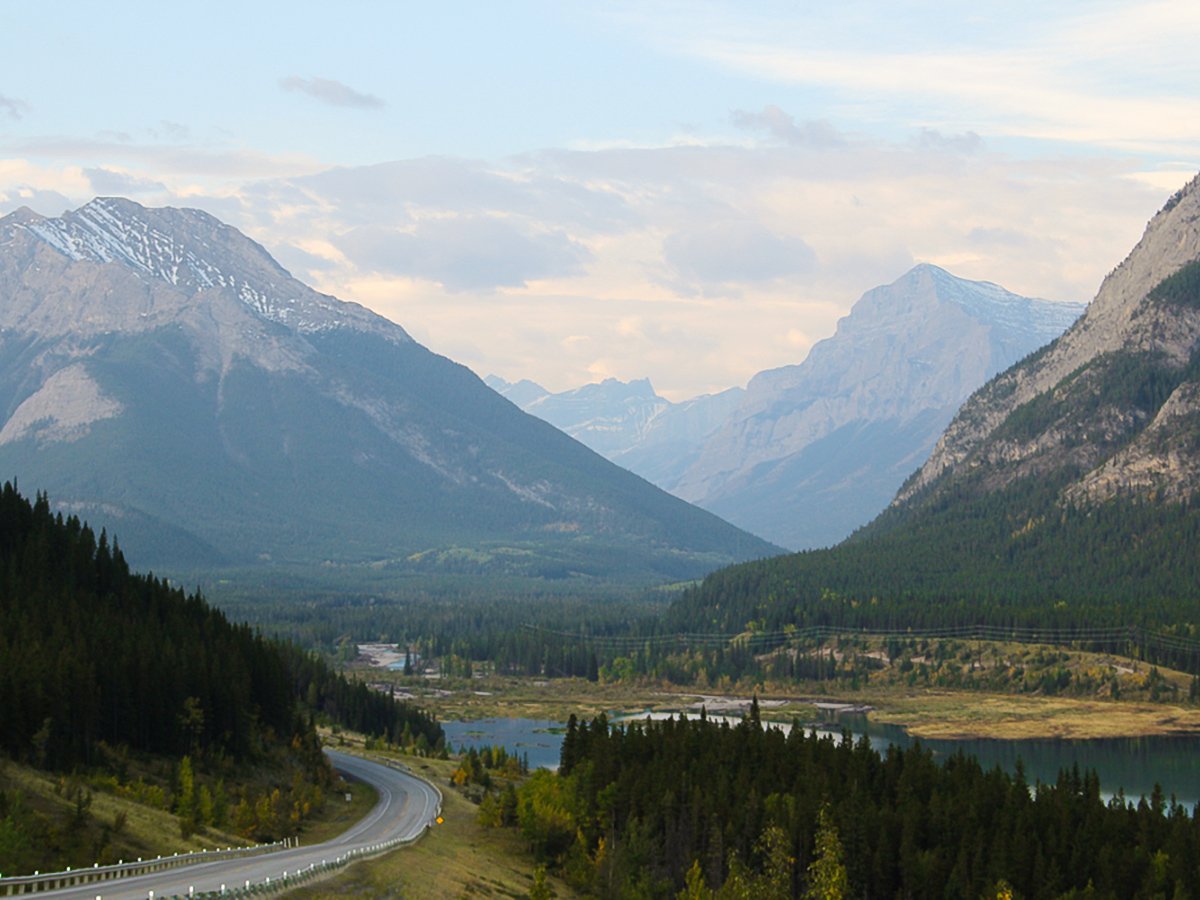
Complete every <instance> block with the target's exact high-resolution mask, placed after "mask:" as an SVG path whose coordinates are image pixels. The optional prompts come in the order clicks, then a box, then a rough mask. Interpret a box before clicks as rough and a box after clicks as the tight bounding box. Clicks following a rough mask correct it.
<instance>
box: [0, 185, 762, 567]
mask: <svg viewBox="0 0 1200 900" xmlns="http://www.w3.org/2000/svg"><path fill="white" fill-rule="evenodd" d="M0 471H3V472H4V473H5V477H18V478H19V479H20V484H21V487H22V489H24V490H27V491H31V490H34V489H38V490H48V491H49V492H50V493H51V495H52V496H53V497H54V499H55V501H56V502H59V503H61V504H63V505H64V506H65V507H66V508H68V509H70V510H72V511H74V512H76V513H78V514H79V515H80V516H81V517H84V518H88V519H90V520H91V521H93V523H95V524H106V525H109V526H111V528H112V529H113V530H115V531H116V532H117V533H118V535H120V537H121V540H122V546H123V548H124V549H125V552H126V553H127V555H129V556H130V557H131V559H133V560H134V561H135V562H136V563H137V564H139V565H146V564H153V565H154V566H156V567H168V568H175V569H179V568H181V567H183V568H187V567H190V566H198V567H211V566H214V565H226V564H234V565H257V564H263V563H267V564H288V565H316V564H326V563H327V564H330V565H335V566H344V565H357V564H367V563H371V564H374V565H384V566H387V567H390V568H394V569H396V570H397V571H429V570H433V571H453V572H467V573H507V574H517V575H534V576H538V575H540V576H543V577H555V578H560V577H607V575H611V574H612V573H613V572H615V571H617V570H621V571H625V572H626V573H635V572H636V573H638V574H637V577H655V573H658V575H659V576H660V577H662V576H665V577H676V576H679V577H684V576H687V577H691V575H692V574H694V573H697V572H699V571H703V570H705V569H709V568H712V567H713V566H715V565H718V564H720V563H721V562H722V561H725V560H729V559H733V558H739V557H744V556H746V555H749V556H761V555H764V554H769V553H771V552H773V550H774V548H772V547H771V546H770V545H768V544H766V543H764V542H762V541H759V540H757V539H755V538H753V537H752V536H750V535H748V534H745V533H743V532H740V531H738V530H737V529H735V528H733V527H731V526H729V525H727V524H726V523H724V522H721V521H720V520H719V519H717V518H716V517H714V516H712V515H710V514H708V513H705V512H703V511H701V510H698V509H695V508H694V507H690V506H688V505H687V504H685V503H682V502H681V501H679V500H677V499H675V498H673V497H670V496H669V495H667V494H665V493H663V492H662V491H659V490H657V489H655V488H653V487H651V486H650V485H648V484H646V483H645V482H644V481H642V480H641V479H638V478H636V477H635V476H633V475H630V474H629V473H627V472H625V471H624V470H622V469H620V468H618V467H616V466H613V465H611V464H610V463H608V462H606V461H605V460H603V459H601V458H600V457H598V456H597V455H595V454H594V453H592V452H591V451H589V450H587V449H586V448H585V447H583V446H581V445H579V444H577V443H576V442H574V441H572V440H570V439H569V438H567V437H566V436H564V435H562V434H561V433H559V432H558V431H556V430H555V429H553V428H551V427H549V426H548V425H546V424H545V423H543V422H541V421H540V420H538V419H536V418H534V417H531V416H527V415H525V414H523V413H521V412H519V411H518V410H516V409H514V407H513V406H512V405H511V404H509V403H508V402H506V401H504V400H502V399H501V398H499V397H497V396H496V395H495V393H494V392H493V391H491V390H489V389H488V388H487V387H486V386H485V385H484V384H483V383H482V382H480V381H479V380H478V379H477V378H476V377H475V376H474V375H472V374H471V373H470V372H469V371H468V370H467V369H465V368H464V367H462V366H459V365H457V364H455V363H452V362H451V361H449V360H446V359H444V358H443V357H440V356H437V355H436V354H433V353H431V352H429V351H428V350H427V349H425V348H424V347H422V346H421V345H419V344H417V343H416V342H415V341H413V340H412V339H411V338H410V337H409V335H408V334H407V333H406V332H405V331H404V329H403V328H401V327H400V326H398V325H395V324H394V323H392V322H389V321H388V320H386V319H384V318H383V317H381V316H378V315H376V314H375V313H372V312H370V311H369V310H367V309H365V308H363V307H361V306H358V305H356V304H352V303H344V302H342V301H339V300H337V299H336V298H333V297H329V296H326V295H323V294H319V293H318V292H316V291H313V290H312V289H311V288H308V287H307V286H305V285H303V284H302V283H300V282H299V281H297V280H296V279H294V278H292V277H291V276H290V275H289V274H288V273H287V272H286V271H285V270H283V269H282V268H281V267H280V266H279V265H278V264H277V263H276V262H275V261H274V260H273V259H272V258H271V257H270V255H269V254H268V253H267V252H266V251H265V250H264V249H263V248H262V247H261V246H260V245H258V244H256V243H255V242H254V241H252V240H250V239H249V238H247V237H246V236H244V235H242V234H241V233H240V232H238V231H237V230H236V229H234V228H232V227H230V226H228V225H225V224H223V223H221V222H220V221H219V220H217V219H215V218H213V217H212V216H209V215H207V214H206V213H203V212H200V211H198V210H178V209H157V210H151V209H146V208H144V207H142V206H140V205H138V204H136V203H134V202H132V201H129V200H123V199H117V198H101V199H97V200H95V201H92V202H91V203H89V204H87V205H86V206H84V207H82V208H81V209H79V210H76V211H74V212H70V213H66V214H64V215H63V216H62V217H59V218H57V219H50V218H45V217H41V216H38V215H36V214H34V213H31V212H29V211H28V210H20V211H18V212H16V213H13V214H11V215H9V216H6V217H4V218H3V219H0Z"/></svg>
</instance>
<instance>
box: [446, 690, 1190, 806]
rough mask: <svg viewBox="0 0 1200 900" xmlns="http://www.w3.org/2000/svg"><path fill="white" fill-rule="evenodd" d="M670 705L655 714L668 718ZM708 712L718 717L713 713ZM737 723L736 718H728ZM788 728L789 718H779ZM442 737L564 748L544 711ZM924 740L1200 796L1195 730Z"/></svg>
mask: <svg viewBox="0 0 1200 900" xmlns="http://www.w3.org/2000/svg"><path fill="white" fill-rule="evenodd" d="M667 715H668V714H667V713H660V714H655V715H654V716H653V718H656V719H658V718H666V717H667ZM648 717H649V716H647V715H640V716H629V717H623V718H621V719H619V720H614V721H626V722H627V721H631V720H632V719H639V720H641V719H645V718H648ZM709 718H710V720H713V721H720V718H719V717H717V716H710V717H709ZM728 721H730V722H731V723H736V722H737V721H739V720H738V719H735V718H731V719H728ZM844 725H845V727H846V728H848V729H850V730H851V731H852V732H853V733H854V734H855V736H856V737H858V736H861V735H863V734H865V735H867V737H868V739H869V740H870V742H871V746H873V747H874V748H875V749H877V750H880V751H881V752H882V751H884V750H886V749H887V748H888V746H889V745H890V744H896V745H898V746H900V747H909V746H911V745H912V744H913V743H914V740H915V739H914V738H913V737H911V736H910V735H909V734H908V732H906V731H905V730H904V729H903V728H902V727H901V726H898V725H879V724H873V723H870V722H868V721H867V720H866V719H865V718H864V717H861V716H860V717H854V718H848V719H846V720H844ZM783 727H784V729H785V730H787V727H786V726H783ZM805 727H806V729H815V730H816V731H817V732H818V734H832V735H834V736H835V737H837V738H840V735H841V730H840V729H841V727H842V726H841V725H836V726H830V725H815V726H805ZM442 728H443V729H445V732H446V741H447V744H449V745H452V746H453V748H454V749H455V750H464V749H467V748H469V747H475V748H476V749H479V748H482V747H484V746H489V745H490V746H493V747H495V746H503V747H504V748H505V749H506V750H507V751H508V752H509V753H515V754H518V755H521V756H525V755H528V758H529V766H530V768H548V769H554V768H557V767H558V760H559V753H560V751H561V749H562V740H563V737H562V735H563V731H564V730H565V728H566V726H565V725H564V723H562V722H552V721H547V720H541V719H502V718H497V719H480V720H477V721H473V722H443V723H442ZM921 745H922V746H924V747H926V748H928V749H929V750H931V751H932V752H933V754H934V756H935V757H942V758H944V757H946V756H950V755H953V754H954V753H957V752H958V751H959V750H962V751H964V752H966V753H968V754H970V755H972V756H975V757H977V758H978V759H979V761H980V763H981V764H982V765H983V766H984V768H987V769H990V768H992V767H993V766H996V765H999V766H1001V767H1002V768H1003V769H1005V770H1007V771H1009V772H1012V771H1014V769H1015V767H1016V763H1017V760H1018V759H1020V760H1021V762H1022V764H1023V765H1024V767H1025V778H1026V780H1027V781H1028V782H1029V783H1030V785H1032V784H1034V783H1035V782H1037V781H1042V782H1053V781H1055V780H1056V779H1057V778H1058V772H1059V769H1061V768H1066V767H1070V766H1072V765H1075V764H1078V765H1079V767H1080V769H1088V768H1091V769H1095V770H1096V773H1097V774H1098V775H1099V776H1100V787H1101V790H1102V792H1103V794H1104V795H1105V796H1106V797H1108V796H1112V795H1114V794H1116V793H1117V792H1118V791H1119V790H1121V789H1124V792H1125V795H1126V796H1127V797H1132V798H1137V797H1141V796H1146V795H1149V794H1150V792H1151V791H1152V790H1153V789H1154V784H1155V782H1158V783H1160V784H1161V785H1162V786H1163V790H1164V791H1165V793H1166V795H1167V797H1170V796H1171V795H1172V794H1174V795H1175V797H1176V799H1178V800H1179V802H1180V803H1183V804H1185V805H1187V806H1188V807H1192V806H1195V804H1196V803H1197V802H1200V737H1196V736H1192V735H1182V736H1170V737H1144V738H1099V739H1093V740H1063V739H1061V738H1043V739H1036V740H1034V739H1025V740H1016V741H1003V740H995V739H986V740H985V739H977V740H922V741H921Z"/></svg>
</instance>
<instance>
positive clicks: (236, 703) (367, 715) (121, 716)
mask: <svg viewBox="0 0 1200 900" xmlns="http://www.w3.org/2000/svg"><path fill="white" fill-rule="evenodd" d="M0 660H3V665H0V697H3V698H4V699H3V702H2V703H0V749H2V750H3V751H4V752H5V753H7V754H9V755H11V756H13V757H15V758H18V759H25V760H29V761H31V762H33V763H35V764H36V765H38V766H39V767H44V768H50V769H57V770H62V769H67V768H70V767H74V766H77V765H80V764H83V765H90V764H94V763H95V762H96V761H97V760H98V754H97V749H98V747H99V745H100V743H101V742H105V743H106V744H108V745H111V746H118V745H125V746H127V747H128V748H129V749H131V750H133V751H135V752H145V753H153V754H162V755H167V756H181V755H184V754H187V753H192V754H196V753H204V754H210V755H211V754H216V755H221V754H225V755H228V756H229V757H231V758H232V759H234V760H240V761H248V760H251V759H255V758H258V757H262V756H264V755H265V754H266V753H267V752H268V751H269V750H270V749H271V748H272V747H273V746H275V745H277V744H283V745H286V744H290V743H291V742H292V740H293V736H309V737H305V739H306V740H307V739H310V738H311V737H313V736H312V728H313V720H312V717H311V716H310V715H309V713H314V714H323V715H327V716H329V717H330V718H331V719H332V720H333V721H335V722H341V723H343V724H345V725H347V726H349V727H353V728H355V729H358V730H361V731H364V732H367V733H369V734H378V735H383V734H395V735H398V734H400V733H401V732H402V731H403V730H404V728H405V727H406V726H407V727H408V729H409V731H410V733H412V734H413V735H414V736H415V735H416V734H418V733H421V734H424V735H425V736H426V739H427V741H428V742H429V743H430V744H431V745H433V744H435V743H436V742H437V740H438V739H439V738H440V737H441V728H440V726H439V725H437V723H436V722H435V721H433V719H432V718H430V717H429V716H427V715H426V714H424V713H423V712H421V711H419V710H415V709H412V708H409V707H406V706H403V705H401V704H398V703H396V702H395V701H393V700H392V699H391V698H389V697H384V696H382V695H379V694H374V693H371V692H370V691H368V690H367V688H366V687H365V686H364V685H361V684H350V683H348V682H347V681H346V680H345V679H344V678H343V677H342V676H340V675H336V674H334V673H332V672H331V671H330V670H329V669H328V667H327V666H326V665H325V664H324V663H323V662H320V661H318V660H316V659H313V658H312V657H310V656H309V655H308V654H306V653H303V652H302V651H300V650H298V649H296V648H293V647H289V646H285V645H282V644H279V643H277V642H275V641H271V640H268V639H266V638H264V637H263V636H261V635H260V634H258V633H256V632H255V631H254V630H253V629H251V628H250V627H249V626H248V625H234V624H231V623H230V622H229V621H228V620H227V619H226V618H225V616H224V615H223V614H222V613H221V612H220V611H218V610H216V609H213V608H211V607H209V606H208V604H207V603H206V602H205V601H204V599H203V598H202V597H200V596H199V594H192V595H187V594H185V593H184V592H183V591H182V590H180V589H178V588H173V587H171V586H169V585H168V584H166V583H165V582H163V581H162V580H160V579H158V578H156V577H154V576H153V575H139V574H136V573H133V572H131V571H130V570H129V566H128V565H127V564H126V562H125V559H124V556H123V555H122V553H121V551H120V549H119V548H118V547H117V546H116V542H115V541H114V542H112V543H110V541H109V539H108V536H107V535H106V534H105V533H104V532H101V534H100V536H99V538H97V537H96V536H95V534H94V533H93V532H92V530H91V529H90V528H89V527H88V526H87V525H86V524H84V523H82V522H80V521H79V520H78V519H77V518H75V517H70V518H64V517H63V516H62V515H61V514H57V515H56V514H54V513H52V512H51V508H50V503H49V501H48V499H47V498H46V497H45V496H39V497H38V498H37V500H36V502H34V503H30V502H29V500H27V499H26V498H24V497H22V496H21V495H20V494H19V493H18V491H17V489H16V487H14V486H13V485H12V484H11V483H9V484H5V486H4V488H3V491H0Z"/></svg>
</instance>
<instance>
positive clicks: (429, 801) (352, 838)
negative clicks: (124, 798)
mask: <svg viewBox="0 0 1200 900" xmlns="http://www.w3.org/2000/svg"><path fill="white" fill-rule="evenodd" d="M327 752H328V753H329V757H330V761H331V762H332V763H333V765H334V766H335V767H336V768H337V769H338V771H340V772H342V773H344V774H346V775H349V776H351V777H352V778H356V779H358V780H359V781H364V782H366V783H367V784H369V785H371V786H372V787H373V788H375V790H376V791H378V792H379V802H378V803H377V804H375V807H374V808H373V809H372V810H371V811H370V812H369V813H368V814H367V815H366V816H365V817H364V818H363V819H362V820H360V821H359V822H357V823H355V824H354V825H353V826H352V827H351V828H350V829H349V830H348V831H346V832H345V833H343V834H341V835H339V836H338V837H336V838H334V839H333V840H330V841H326V842H325V843H323V844H314V845H313V846H311V847H303V846H301V847H296V848H293V849H290V850H278V851H275V852H274V853H266V854H263V855H261V856H251V857H248V858H245V859H229V860H214V861H211V862H197V863H194V864H192V865H189V866H181V867H179V868H176V869H167V870H165V871H162V872H154V873H151V874H149V875H140V876H137V877H135V878H121V879H114V880H112V881H101V882H95V883H92V884H85V885H79V886H76V887H67V888H61V889H59V890H57V891H41V892H38V893H37V894H30V895H26V896H31V897H47V898H49V897H53V898H54V900H96V898H98V897H100V898H103V900H148V898H149V896H150V891H154V897H155V898H156V900H157V898H160V897H171V896H175V895H178V896H181V897H182V896H186V895H187V894H188V892H189V890H193V891H195V893H197V894H200V893H204V892H207V891H217V890H221V888H222V885H224V886H225V888H226V889H227V890H233V889H234V888H238V887H244V886H245V884H246V882H247V881H249V882H250V883H251V884H259V883H261V882H263V881H265V880H266V879H268V878H270V879H271V881H275V880H277V879H279V878H282V877H283V876H284V875H285V874H287V873H291V874H293V875H294V874H295V873H296V872H297V871H299V870H301V869H305V868H307V867H308V866H310V865H314V864H315V865H320V864H321V863H324V862H332V861H333V860H334V859H336V858H337V857H339V856H342V855H343V854H346V853H348V852H351V851H353V850H357V849H359V848H365V847H372V846H375V845H377V844H381V843H384V842H386V841H390V840H392V839H394V838H400V839H408V838H414V837H416V836H418V835H419V834H420V833H421V832H422V831H423V830H424V829H425V827H426V825H428V824H429V823H430V822H432V821H433V820H434V819H435V818H436V817H437V813H438V804H439V802H440V798H439V797H438V793H437V791H436V790H434V788H433V787H431V786H430V785H429V784H427V783H426V782H424V781H422V780H421V779H419V778H415V777H413V776H412V775H407V774H405V773H404V772H401V771H399V770H397V769H393V768H390V767H388V766H384V765H380V764H379V763H374V762H370V761H368V760H365V759H361V758H359V757H356V756H349V755H347V754H345V753H335V752H333V751H327Z"/></svg>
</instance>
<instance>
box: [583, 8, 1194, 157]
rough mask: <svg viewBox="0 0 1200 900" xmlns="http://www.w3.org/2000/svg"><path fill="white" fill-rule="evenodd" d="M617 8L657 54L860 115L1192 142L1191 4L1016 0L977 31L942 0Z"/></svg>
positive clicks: (897, 121) (1148, 146)
mask: <svg viewBox="0 0 1200 900" xmlns="http://www.w3.org/2000/svg"><path fill="white" fill-rule="evenodd" d="M625 6H626V11H625V13H624V19H625V21H624V22H623V25H624V30H625V31H627V32H628V33H631V34H634V35H637V36H638V37H639V38H640V39H641V40H642V41H643V42H645V43H647V44H649V45H651V46H652V47H654V48H655V49H656V50H659V51H660V52H667V53H670V54H672V55H675V56H682V57H686V58H690V59H693V60H700V61H702V62H703V63H704V64H707V65H709V66H711V67H713V68H717V69H721V70H724V71H726V72H732V73H736V74H737V75H739V76H741V77H749V78H753V79H758V80H762V81H767V82H773V83H776V84H780V85H786V86H788V87H789V88H793V89H794V88H800V89H802V90H804V91H806V92H807V94H808V96H810V97H813V98H819V99H818V102H820V103H821V107H822V108H824V109H833V110H837V111H838V113H839V115H840V116H843V117H854V118H855V119H857V120H858V121H863V122H871V123H889V124H890V125H891V126H892V127H905V126H907V127H911V126H913V125H917V124H921V123H926V124H931V125H937V124H939V123H948V122H952V123H962V124H963V125H969V126H970V127H971V128H972V129H973V130H975V131H976V132H978V133H981V134H988V135H989V136H994V137H1000V136H1006V137H1019V138H1024V139H1032V140H1038V141H1042V140H1046V141H1059V142H1066V143H1074V144H1083V145H1092V146H1093V147H1095V146H1096V145H1099V146H1104V147H1107V148H1110V149H1119V150H1122V151H1125V152H1129V151H1136V152H1153V153H1166V154H1168V155H1179V154H1180V153H1181V148H1189V147H1190V148H1194V147H1195V145H1196V142H1197V141H1200V100H1198V99H1197V97H1196V95H1195V90H1194V85H1195V83H1196V79H1197V77H1198V76H1200V57H1197V55H1196V53H1195V46H1196V43H1197V41H1198V40H1200V6H1198V5H1197V4H1196V3H1195V2H1194V0H1157V2H1149V3H1142V2H1132V0H1114V2H1110V3H1104V4H1087V3H1064V4H1058V5H1057V6H1053V7H1047V6H1046V5H1045V4H1039V5H1036V6H1035V5H1034V4H1033V3H1031V2H1028V0H1018V2H1016V3H1013V4H1009V6H1008V7H1006V8H1005V10H1004V12H1003V14H1002V15H1000V16H997V17H996V20H995V21H994V22H990V23H988V24H987V25H986V26H981V25H979V24H976V23H973V22H972V21H971V20H970V19H969V18H968V17H966V16H961V15H959V14H958V13H957V12H955V11H952V10H950V9H949V8H948V7H946V8H942V5H941V4H932V5H928V4H927V5H926V9H924V10H920V11H917V10H915V9H913V8H912V5H911V4H910V5H908V8H907V9H903V8H902V9H898V10H895V11H894V14H888V15H880V14H879V13H878V10H872V9H869V8H867V7H865V6H862V5H859V6H858V8H855V4H849V5H847V4H836V5H835V4H829V5H827V8H821V7H819V6H813V5H811V4H800V5H797V6H794V7H792V8H790V9H789V8H787V6H788V5H785V4H779V3H772V4H759V5H757V6H756V7H754V8H752V9H747V7H746V5H745V4H738V3H733V2H729V0H708V2H697V3H691V4H677V3H674V2H670V0H661V2H652V0H650V2H644V3H641V4H636V5H635V4H632V3H628V4H625ZM596 15H597V16H601V15H604V14H603V13H596ZM959 127H962V125H960V126H959Z"/></svg>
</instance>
